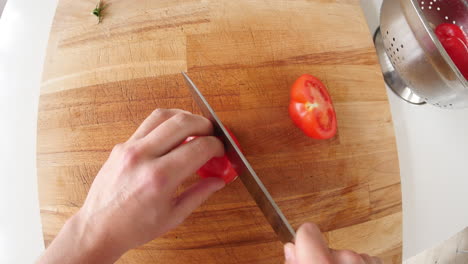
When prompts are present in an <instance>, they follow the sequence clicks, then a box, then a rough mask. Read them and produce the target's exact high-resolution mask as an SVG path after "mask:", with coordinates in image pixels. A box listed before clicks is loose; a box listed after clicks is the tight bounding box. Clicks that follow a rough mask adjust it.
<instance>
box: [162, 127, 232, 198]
mask: <svg viewBox="0 0 468 264" xmlns="http://www.w3.org/2000/svg"><path fill="white" fill-rule="evenodd" d="M223 154H224V146H223V143H221V141H220V140H219V139H217V138H216V137H213V136H208V137H199V138H196V139H194V140H191V141H190V142H187V143H186V144H183V145H180V146H179V147H177V148H176V149H174V150H172V151H171V152H169V153H168V154H166V155H164V156H162V157H160V158H159V160H158V164H164V165H162V166H164V168H163V171H164V172H165V173H166V174H167V175H171V179H170V180H171V181H170V184H169V185H168V190H169V191H171V192H172V190H175V189H176V188H177V186H179V185H180V184H181V183H182V182H183V181H184V180H185V179H186V178H188V177H190V176H192V175H193V174H194V173H195V172H196V171H197V170H198V169H199V168H201V167H202V166H203V165H204V164H205V163H206V162H208V161H209V160H210V159H212V158H213V157H219V156H222V155H223ZM159 166H161V165H159Z"/></svg>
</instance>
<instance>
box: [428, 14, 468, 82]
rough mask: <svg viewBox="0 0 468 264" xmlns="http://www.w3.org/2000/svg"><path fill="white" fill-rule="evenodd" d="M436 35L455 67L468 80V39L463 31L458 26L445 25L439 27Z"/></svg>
mask: <svg viewBox="0 0 468 264" xmlns="http://www.w3.org/2000/svg"><path fill="white" fill-rule="evenodd" d="M435 33H436V35H437V38H438V39H439V40H440V43H442V46H444V49H445V51H447V53H448V55H449V56H450V58H451V59H452V61H453V63H454V64H455V66H457V68H458V70H460V72H461V73H462V75H463V76H464V77H465V79H467V80H468V38H467V36H466V35H465V33H464V32H463V30H462V29H461V28H460V27H459V26H457V25H454V24H449V23H444V24H440V25H438V26H437V28H436V30H435Z"/></svg>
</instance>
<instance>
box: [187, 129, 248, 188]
mask: <svg viewBox="0 0 468 264" xmlns="http://www.w3.org/2000/svg"><path fill="white" fill-rule="evenodd" d="M226 129H227V128H226ZM227 131H228V132H229V135H231V137H232V139H234V141H235V142H236V145H237V146H238V147H239V148H240V145H239V141H237V138H236V137H235V136H234V134H233V133H232V132H231V131H230V130H229V129H227ZM195 138H197V137H188V138H187V139H186V140H185V141H184V143H187V142H189V141H191V140H193V139H195ZM197 174H198V176H200V178H208V177H216V178H222V179H223V180H224V182H225V183H226V184H228V183H230V182H232V181H234V180H235V179H236V178H237V172H236V171H235V170H234V168H233V166H232V164H231V162H230V161H229V159H228V158H227V156H226V155H224V156H222V157H214V158H212V159H210V160H209V161H208V162H207V163H205V165H203V166H202V167H201V168H200V169H198V170H197Z"/></svg>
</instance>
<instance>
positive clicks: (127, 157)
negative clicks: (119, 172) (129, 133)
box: [123, 145, 141, 167]
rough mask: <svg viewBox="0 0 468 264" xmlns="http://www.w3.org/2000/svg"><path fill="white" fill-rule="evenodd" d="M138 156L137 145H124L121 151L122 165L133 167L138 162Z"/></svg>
mask: <svg viewBox="0 0 468 264" xmlns="http://www.w3.org/2000/svg"><path fill="white" fill-rule="evenodd" d="M140 156H141V155H140V150H139V148H138V147H137V146H135V145H130V146H126V147H125V150H124V151H123V165H124V166H125V167H133V166H134V165H136V164H137V163H138V160H139V159H140Z"/></svg>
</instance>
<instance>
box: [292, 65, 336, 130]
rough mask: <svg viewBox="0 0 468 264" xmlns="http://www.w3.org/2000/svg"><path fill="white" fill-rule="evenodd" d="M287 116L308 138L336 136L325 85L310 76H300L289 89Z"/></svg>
mask: <svg viewBox="0 0 468 264" xmlns="http://www.w3.org/2000/svg"><path fill="white" fill-rule="evenodd" d="M289 115H290V116H291V119H292V120H293V122H294V124H295V125H296V126H298V127H299V128H300V129H302V131H303V132H304V133H305V134H306V135H307V136H309V137H312V138H316V139H328V138H332V137H333V136H335V134H336V126H337V125H336V114H335V109H334V108H333V104H332V101H331V98H330V95H329V94H328V91H327V89H326V87H325V85H324V84H323V83H322V82H321V81H320V80H319V79H317V78H316V77H314V76H312V75H309V74H304V75H302V76H300V77H299V78H298V79H297V80H296V81H295V82H294V84H293V86H292V87H291V101H290V103H289Z"/></svg>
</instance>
